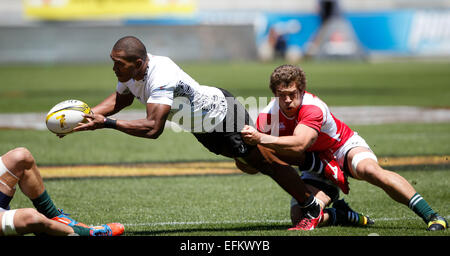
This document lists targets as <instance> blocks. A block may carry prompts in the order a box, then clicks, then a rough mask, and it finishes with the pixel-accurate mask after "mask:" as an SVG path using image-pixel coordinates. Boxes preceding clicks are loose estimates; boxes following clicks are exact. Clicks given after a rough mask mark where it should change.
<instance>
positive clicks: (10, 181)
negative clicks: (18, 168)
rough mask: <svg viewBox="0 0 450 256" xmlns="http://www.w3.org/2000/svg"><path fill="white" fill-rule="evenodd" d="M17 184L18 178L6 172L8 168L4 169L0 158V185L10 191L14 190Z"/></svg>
mask: <svg viewBox="0 0 450 256" xmlns="http://www.w3.org/2000/svg"><path fill="white" fill-rule="evenodd" d="M18 182H19V178H18V177H17V176H16V175H14V174H13V173H12V172H11V171H10V170H8V168H6V166H5V164H4V163H3V160H2V158H1V157H0V183H2V184H3V185H5V186H7V187H9V188H10V189H15V188H16V184H17V183H18Z"/></svg>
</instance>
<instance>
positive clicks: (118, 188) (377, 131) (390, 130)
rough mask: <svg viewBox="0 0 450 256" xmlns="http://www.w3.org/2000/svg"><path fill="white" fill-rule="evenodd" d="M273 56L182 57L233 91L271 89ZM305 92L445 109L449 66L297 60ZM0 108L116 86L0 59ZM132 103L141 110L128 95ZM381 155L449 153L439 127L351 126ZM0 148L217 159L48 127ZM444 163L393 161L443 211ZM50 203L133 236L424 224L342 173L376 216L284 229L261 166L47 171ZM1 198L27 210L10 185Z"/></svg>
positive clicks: (383, 231) (396, 228)
mask: <svg viewBox="0 0 450 256" xmlns="http://www.w3.org/2000/svg"><path fill="white" fill-rule="evenodd" d="M279 64H280V63H275V64H274V63H271V64H269V63H267V64H261V63H181V66H182V67H183V69H185V70H186V71H187V72H188V73H190V74H191V75H192V76H193V77H194V78H196V79H197V80H198V81H199V82H200V83H202V84H210V85H214V86H219V87H223V88H226V89H228V90H229V91H231V92H233V93H234V94H235V95H236V96H243V97H248V96H270V92H269V89H268V77H269V75H270V72H271V71H272V70H273V69H274V68H275V67H276V66H277V65H279ZM302 66H303V67H304V69H305V71H306V73H307V76H308V83H309V86H310V89H309V90H310V91H311V92H313V93H316V94H318V95H319V96H320V97H321V98H322V99H323V100H325V101H326V102H327V103H328V104H329V105H330V106H331V107H332V106H337V105H345V106H346V105H359V106H364V105H410V106H427V107H449V106H450V105H449V102H450V101H449V99H450V90H449V89H450V87H449V86H450V84H449V82H448V81H450V71H449V70H450V64H449V63H443V62H442V63H430V62H426V63H425V62H410V63H374V64H368V63H354V62H344V63H335V62H330V63H304V64H302ZM0 77H2V81H1V82H0V83H1V90H0V112H1V113H8V112H46V111H48V110H49V109H50V108H51V107H52V106H53V105H54V104H55V103H57V102H59V101H62V100H66V99H69V98H76V99H80V100H84V101H86V102H87V103H89V104H90V105H95V104H97V103H99V102H100V101H101V100H102V99H103V98H104V97H106V96H107V95H109V94H110V93H111V92H112V91H113V90H114V88H115V81H114V76H113V73H112V70H111V66H110V65H61V66H52V65H50V66H45V65H44V66H37V65H36V66H12V67H9V66H0ZM132 107H133V108H140V109H143V108H142V106H141V105H140V104H138V103H136V102H135V104H134V105H133V106H132ZM352 128H353V129H354V130H356V131H358V132H359V134H361V135H362V136H363V137H364V138H365V139H366V141H367V142H368V143H369V145H370V146H371V147H372V148H373V149H374V151H375V152H376V153H377V155H378V156H379V157H380V156H419V155H420V156H424V155H425V156H431V155H438V156H448V155H450V146H449V142H450V133H449V131H450V124H449V123H438V124H383V125H357V126H356V125H355V126H352ZM0 141H1V143H0V152H5V151H7V150H9V149H11V148H14V147H18V146H26V147H27V148H29V149H30V150H31V152H32V153H33V154H34V156H35V158H36V160H37V162H38V164H39V165H61V164H105V163H146V162H174V161H177V162H180V161H181V162H184V161H223V160H225V158H223V157H220V156H216V155H213V154H211V153H209V152H208V151H207V150H206V149H204V148H203V147H202V146H201V145H200V144H199V143H197V142H196V140H195V139H194V137H193V136H192V135H190V134H188V133H174V132H172V131H170V130H168V131H166V132H165V133H164V134H163V135H162V136H161V137H160V138H159V139H158V140H157V141H152V140H145V139H141V138H136V137H132V136H128V135H125V134H122V133H120V132H117V131H111V130H105V131H94V132H83V133H79V134H71V135H69V136H66V137H65V138H63V139H59V138H57V137H56V136H55V135H53V134H51V133H50V132H48V131H33V130H13V129H9V130H0ZM449 170H450V164H448V162H447V163H444V164H439V165H426V166H423V165H421V166H413V165H404V166H398V167H396V168H395V170H394V171H398V172H399V173H400V174H401V175H403V176H405V177H406V178H407V179H408V180H409V181H410V182H411V183H412V184H413V185H414V186H415V187H416V189H417V190H418V191H419V192H420V193H421V194H422V196H423V197H424V198H425V199H426V200H427V201H428V202H429V203H430V204H431V205H432V207H433V208H434V209H435V210H437V211H439V212H440V213H441V214H442V215H443V216H445V217H447V219H450V209H449V205H450V190H449V187H450V186H449V182H450V172H449ZM45 183H46V186H47V188H48V190H49V193H50V195H51V196H52V198H53V199H54V201H55V202H56V205H57V206H58V207H60V208H64V210H65V211H66V212H69V213H72V215H71V216H72V217H74V218H76V219H77V220H79V221H82V222H85V223H88V224H100V223H105V222H112V221H117V222H121V223H123V224H125V226H126V233H125V235H130V236H136V235H142V236H155V235H156V236H166V235H169V236H172V235H188V236H190V235H201V236H216V235H217V236H228V235H230V236H235V235H243V236H253V235H255V236H260V235H264V236H311V235H312V236H316V235H319V236H322V235H324V236H342V235H344V236H345V235H350V236H353V235H359V236H366V235H368V234H373V233H376V234H379V235H386V236H410V235H412V236H426V235H445V236H448V235H449V231H448V230H447V231H445V232H440V233H429V232H426V231H425V225H424V223H423V222H422V221H421V220H420V219H419V218H418V217H416V215H414V214H413V213H412V212H411V211H410V210H409V209H408V208H407V207H406V206H402V205H399V204H396V203H394V202H393V201H392V200H390V199H389V198H388V197H387V196H386V195H385V193H384V192H382V191H381V190H380V189H378V188H376V187H374V186H370V185H367V184H366V183H364V182H359V181H355V180H351V181H350V184H351V192H350V195H349V196H345V198H346V200H347V201H348V202H349V203H350V205H351V206H352V207H353V208H354V209H355V210H358V211H360V212H362V213H365V214H367V215H369V216H371V217H372V218H373V219H375V221H376V224H375V226H373V227H370V228H349V227H326V228H321V229H317V230H314V231H312V232H287V231H286V229H287V228H288V226H289V201H290V198H289V195H288V194H287V193H285V192H284V191H282V190H281V189H280V188H279V187H278V186H277V185H276V184H275V183H274V182H273V181H272V180H271V179H269V178H268V177H266V176H263V175H254V176H251V175H245V174H236V175H200V176H176V177H127V178H111V177H105V178H82V179H76V178H70V179H46V180H45ZM12 207H14V208H18V207H32V205H31V203H30V202H29V200H28V199H26V198H25V197H24V196H22V195H21V193H20V192H18V193H17V195H16V197H15V198H14V199H13V202H12Z"/></svg>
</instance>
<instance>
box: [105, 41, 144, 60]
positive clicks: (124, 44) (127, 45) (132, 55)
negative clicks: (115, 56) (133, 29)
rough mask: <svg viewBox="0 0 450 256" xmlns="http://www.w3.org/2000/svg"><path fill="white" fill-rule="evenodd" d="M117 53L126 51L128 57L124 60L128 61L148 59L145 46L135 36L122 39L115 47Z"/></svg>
mask: <svg viewBox="0 0 450 256" xmlns="http://www.w3.org/2000/svg"><path fill="white" fill-rule="evenodd" d="M113 50H115V51H124V52H125V54H126V56H125V57H124V59H126V60H128V61H136V60H137V59H142V60H146V59H147V49H146V48H145V45H144V44H143V43H142V42H141V40H139V39H138V38H137V37H134V36H125V37H122V38H120V39H119V40H118V41H117V42H116V43H115V44H114V46H113Z"/></svg>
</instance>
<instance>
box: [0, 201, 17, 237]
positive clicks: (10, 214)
mask: <svg viewBox="0 0 450 256" xmlns="http://www.w3.org/2000/svg"><path fill="white" fill-rule="evenodd" d="M0 212H3V217H2V233H3V235H5V236H14V235H17V232H16V227H15V226H14V214H16V210H5V209H3V208H0Z"/></svg>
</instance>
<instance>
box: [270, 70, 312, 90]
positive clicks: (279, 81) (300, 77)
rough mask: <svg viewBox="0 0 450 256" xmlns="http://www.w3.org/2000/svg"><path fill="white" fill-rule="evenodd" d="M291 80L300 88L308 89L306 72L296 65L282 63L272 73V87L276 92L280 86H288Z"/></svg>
mask: <svg viewBox="0 0 450 256" xmlns="http://www.w3.org/2000/svg"><path fill="white" fill-rule="evenodd" d="M291 82H295V84H296V85H297V88H298V89H299V90H305V89H306V76H305V72H303V70H302V69H301V68H300V67H297V66H294V65H289V64H285V65H281V66H279V67H277V68H276V69H275V70H274V71H273V72H272V75H270V89H271V90H272V92H273V93H274V94H275V91H276V89H277V87H278V86H282V87H288V86H289V84H290V83H291Z"/></svg>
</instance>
